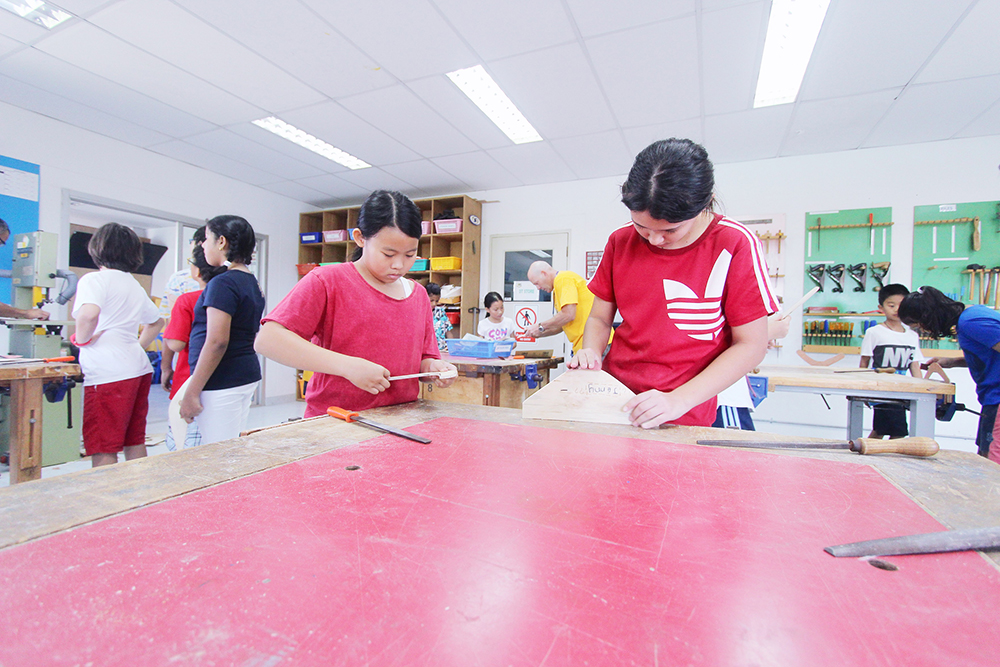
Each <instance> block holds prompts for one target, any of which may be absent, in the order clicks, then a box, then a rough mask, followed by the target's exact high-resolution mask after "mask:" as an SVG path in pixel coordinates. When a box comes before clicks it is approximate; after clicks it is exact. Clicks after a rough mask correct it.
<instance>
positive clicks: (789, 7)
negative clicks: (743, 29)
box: [753, 0, 830, 109]
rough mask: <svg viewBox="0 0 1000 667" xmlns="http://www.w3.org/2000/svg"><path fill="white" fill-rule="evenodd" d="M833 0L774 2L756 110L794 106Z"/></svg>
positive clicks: (761, 66)
mask: <svg viewBox="0 0 1000 667" xmlns="http://www.w3.org/2000/svg"><path fill="white" fill-rule="evenodd" d="M829 5H830V0H774V1H773V2H772V3H771V16H770V18H769V19H768V22H767V37H766V38H765V39H764V54H763V56H762V57H761V60H760V74H758V75H757V92H756V93H755V94H754V98H753V106H754V108H755V109H756V108H758V107H769V106H774V105H775V104H787V103H788V102H794V101H795V98H796V97H797V96H798V94H799V86H801V85H802V77H804V76H805V74H806V66H807V65H809V59H810V58H811V57H812V52H813V47H815V46H816V38H817V37H819V29H820V28H821V27H822V26H823V18H824V17H825V16H826V9H827V7H828V6H829Z"/></svg>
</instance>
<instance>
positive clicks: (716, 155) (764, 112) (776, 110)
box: [704, 104, 792, 164]
mask: <svg viewBox="0 0 1000 667" xmlns="http://www.w3.org/2000/svg"><path fill="white" fill-rule="evenodd" d="M791 114H792V105H791V104H784V105H781V106H776V107H765V108H763V109H754V110H752V111H740V112H738V113H731V114H725V115H722V116H709V117H707V118H706V119H705V143H704V146H705V149H706V150H707V151H708V154H709V156H710V157H711V158H712V161H713V162H715V163H716V164H723V163H727V162H746V161H748V160H764V159H767V158H772V157H776V156H777V155H778V149H779V148H780V147H781V140H782V139H783V138H784V136H785V128H786V127H787V126H788V120H789V118H790V116H791Z"/></svg>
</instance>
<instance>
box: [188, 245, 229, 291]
mask: <svg viewBox="0 0 1000 667" xmlns="http://www.w3.org/2000/svg"><path fill="white" fill-rule="evenodd" d="M191 264H192V265H193V266H194V268H196V269H198V275H199V276H200V277H201V279H202V280H204V281H205V284H206V285H207V284H208V281H210V280H211V279H212V278H214V277H215V276H217V275H219V274H220V273H225V272H226V270H227V269H228V268H229V267H228V266H226V265H225V264H223V265H222V266H212V265H211V264H209V263H208V260H207V259H205V249H204V248H202V247H201V246H200V245H196V246H195V247H194V248H193V249H192V250H191Z"/></svg>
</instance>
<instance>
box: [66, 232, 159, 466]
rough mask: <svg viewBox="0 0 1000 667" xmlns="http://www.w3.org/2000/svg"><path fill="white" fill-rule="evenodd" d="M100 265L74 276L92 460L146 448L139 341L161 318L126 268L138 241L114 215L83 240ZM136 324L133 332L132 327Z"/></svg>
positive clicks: (142, 344) (142, 343)
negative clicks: (91, 271) (78, 281)
mask: <svg viewBox="0 0 1000 667" xmlns="http://www.w3.org/2000/svg"><path fill="white" fill-rule="evenodd" d="M87 250H88V251H89V252H90V256H91V258H92V259H93V260H94V263H95V264H96V265H97V266H98V268H99V269H100V270H99V271H95V272H93V273H88V274H87V275H85V276H83V277H82V278H81V279H80V283H79V286H78V287H77V290H76V304H75V306H74V307H73V318H74V319H75V320H76V333H75V334H74V335H73V338H72V341H73V342H74V343H75V344H76V345H77V346H79V348H80V368H81V369H82V370H83V386H84V389H83V447H84V449H85V450H86V452H87V455H88V456H90V457H91V463H92V464H93V467H95V468H96V467H98V466H105V465H111V464H112V463H117V461H118V452H121V451H124V452H125V459H126V460H130V459H137V458H142V457H143V456H145V455H146V413H147V411H148V409H149V386H150V383H151V381H152V378H153V367H152V365H151V364H150V363H149V357H147V356H146V352H145V349H146V348H147V347H148V346H149V345H150V343H152V342H153V339H154V338H156V336H157V334H159V333H160V329H162V328H163V320H162V319H161V318H160V313H159V311H158V310H157V308H156V306H155V305H154V304H153V302H152V300H150V298H149V295H147V294H146V291H145V290H144V289H143V288H142V286H141V285H139V283H138V282H136V280H135V278H133V277H132V276H131V275H129V274H130V273H131V272H133V271H135V270H136V269H138V268H139V267H140V266H141V265H142V259H143V258H142V242H141V241H140V240H139V237H138V236H136V234H135V232H134V231H132V230H131V229H129V228H128V227H124V226H122V225H119V224H117V223H114V222H110V223H108V224H106V225H104V226H103V227H101V228H100V229H98V230H97V233H95V234H94V236H93V237H92V238H91V239H90V244H89V245H88V246H87ZM140 326H141V327H142V329H141V332H140V334H139V336H138V337H136V331H139V330H140V329H139V327H140Z"/></svg>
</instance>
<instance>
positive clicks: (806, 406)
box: [474, 137, 1000, 451]
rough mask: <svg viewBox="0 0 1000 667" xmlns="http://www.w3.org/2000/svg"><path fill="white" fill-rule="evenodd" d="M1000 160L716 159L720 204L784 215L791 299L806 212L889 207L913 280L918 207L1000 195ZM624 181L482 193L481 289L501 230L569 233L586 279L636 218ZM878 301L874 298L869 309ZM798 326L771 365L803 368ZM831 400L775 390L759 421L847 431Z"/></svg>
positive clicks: (971, 426)
mask: <svg viewBox="0 0 1000 667" xmlns="http://www.w3.org/2000/svg"><path fill="white" fill-rule="evenodd" d="M998 163H1000V137H980V138H976V139H963V140H956V141H942V142H934V143H927V144H915V145H910V146H902V147H892V148H878V149H867V150H859V151H849V152H843V153H830V154H825V155H809V156H801V157H789V158H778V159H772V160H760V161H755V162H742V163H736V164H724V165H717V166H716V191H717V194H718V198H719V200H720V203H721V206H722V210H723V211H724V212H725V213H727V214H728V215H731V216H733V217H736V218H737V219H738V218H739V217H740V216H748V215H754V216H756V215H766V214H780V213H783V214H785V216H786V220H787V229H786V232H787V233H788V235H789V238H788V241H787V243H785V244H782V249H783V251H784V252H787V255H786V257H785V267H786V273H787V275H788V277H787V278H786V292H787V294H788V295H789V300H793V299H794V296H795V295H798V294H802V292H803V279H804V275H803V273H802V269H800V268H798V269H797V267H802V266H803V262H804V242H805V237H804V227H805V225H804V221H805V214H806V213H807V212H808V211H821V210H835V209H853V208H866V207H881V206H891V207H892V210H893V221H894V222H895V223H896V224H895V226H894V227H893V233H892V263H893V264H892V270H891V273H890V277H891V278H892V279H893V280H894V281H898V282H903V283H904V284H907V285H909V283H910V277H911V270H912V249H911V248H912V243H913V207H914V206H918V205H925V204H942V203H956V202H974V201H988V200H995V199H998V198H1000V171H998ZM624 179H625V175H624V174H623V175H622V176H619V177H614V178H602V179H594V180H589V181H576V182H572V183H563V184H557V185H539V186H529V187H520V188H509V189H503V190H489V191H484V192H479V193H475V194H474V196H476V197H477V198H478V199H481V200H484V201H485V202H487V203H486V204H485V206H484V208H483V250H482V253H483V254H482V257H483V258H484V262H483V267H482V272H481V280H480V285H481V286H482V288H481V289H482V291H483V294H485V293H486V292H487V291H489V290H490V289H495V288H496V286H495V285H493V286H491V285H490V284H489V275H490V273H489V269H490V267H489V266H488V263H489V257H490V236H491V235H494V234H521V233H524V234H530V233H536V232H547V231H553V230H562V229H568V230H571V234H570V269H571V270H573V271H576V272H577V273H580V274H581V275H584V273H585V253H586V251H588V250H601V249H603V247H604V243H605V241H606V239H607V236H608V234H609V233H610V232H611V231H612V230H614V229H615V228H616V227H618V226H619V225H621V224H623V223H625V222H627V221H628V220H629V215H628V211H627V210H626V209H625V207H624V206H623V205H622V204H621V203H620V193H619V190H618V188H619V186H620V184H621V183H622V181H624ZM984 235H985V232H984ZM991 241H993V240H992V239H988V240H987V242H991ZM994 242H995V241H994ZM785 248H787V251H785ZM873 301H874V299H873ZM813 303H814V305H815V304H819V303H820V302H819V301H818V300H814V302H813ZM876 305H877V304H876V303H874V302H873V304H872V307H873V308H874V307H875V306H876ZM800 328H801V324H800V319H799V318H798V317H796V318H795V319H794V320H793V324H792V332H791V334H790V335H789V336H788V338H787V339H785V341H784V348H783V349H782V350H780V351H777V352H771V353H770V354H769V355H768V359H767V360H766V361H765V363H782V364H802V363H803V362H802V361H801V360H800V359H799V358H798V357H797V356H796V355H795V354H794V350H797V349H799V347H800V346H801V333H800ZM839 365H842V366H857V365H858V357H857V356H850V357H848V358H847V359H845V360H844V361H843V362H841V363H840V364H839ZM950 375H951V376H952V379H953V380H957V382H958V400H959V401H960V402H963V403H966V404H967V405H969V407H970V408H973V409H978V403H977V401H976V396H975V390H974V385H973V383H972V381H971V379H970V378H969V376H968V372H967V371H966V370H964V369H955V370H954V371H952V372H951V373H950ZM828 400H829V401H830V404H831V407H832V410H829V411H828V410H827V409H826V406H825V405H824V404H823V402H822V400H821V399H820V397H818V396H801V397H799V396H796V395H791V394H775V395H773V396H772V397H771V398H769V399H768V400H767V401H765V402H764V403H763V404H762V405H761V406H760V408H758V411H757V412H756V414H755V419H756V421H757V423H758V428H759V429H760V430H767V431H774V432H781V433H800V434H807V433H808V434H810V435H819V434H822V435H826V436H829V437H843V435H844V433H845V429H844V425H845V424H846V420H847V416H846V401H844V400H843V399H839V398H836V397H832V398H830V399H828ZM868 419H869V420H870V413H869V416H868ZM975 425H976V417H974V416H973V415H970V414H968V413H965V414H959V415H957V416H956V417H955V419H954V420H953V421H952V422H949V423H943V422H938V424H937V432H938V435H939V436H940V437H939V440H941V443H942V445H943V446H946V447H951V448H956V449H964V450H966V451H974V446H973V444H972V442H973V441H974V439H975ZM817 427H818V428H817Z"/></svg>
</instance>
